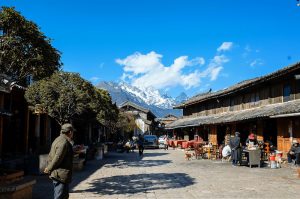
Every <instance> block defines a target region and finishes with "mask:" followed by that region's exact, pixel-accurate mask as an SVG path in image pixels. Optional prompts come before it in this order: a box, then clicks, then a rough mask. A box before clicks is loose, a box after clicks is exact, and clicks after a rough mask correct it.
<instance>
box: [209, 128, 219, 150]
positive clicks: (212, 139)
mask: <svg viewBox="0 0 300 199" xmlns="http://www.w3.org/2000/svg"><path fill="white" fill-rule="evenodd" d="M208 142H210V143H212V144H213V145H216V144H218V143H217V142H218V141H217V126H215V125H213V126H210V132H209V135H208Z"/></svg>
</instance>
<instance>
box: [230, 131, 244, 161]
mask: <svg viewBox="0 0 300 199" xmlns="http://www.w3.org/2000/svg"><path fill="white" fill-rule="evenodd" d="M230 148H231V158H232V165H233V166H237V163H238V162H239V163H240V164H241V140H240V133H239V132H235V137H233V138H232V139H230Z"/></svg>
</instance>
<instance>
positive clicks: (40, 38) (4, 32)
mask: <svg viewBox="0 0 300 199" xmlns="http://www.w3.org/2000/svg"><path fill="white" fill-rule="evenodd" d="M60 67H61V62H60V53H59V52H58V51H57V50H56V49H55V48H53V47H52V45H51V40H50V39H49V38H48V37H46V36H45V35H44V34H43V33H42V32H41V31H40V29H39V27H38V26H37V25H36V24H35V23H33V22H32V21H29V20H26V19H25V18H24V17H23V16H22V15H21V14H20V13H19V12H17V11H16V10H15V9H14V8H9V7H2V10H1V13H0V73H4V74H6V75H8V76H10V77H11V78H12V79H13V80H14V81H17V82H18V83H19V84H23V85H24V81H25V78H27V77H28V76H31V77H32V78H33V79H34V80H40V79H42V78H44V77H48V76H50V75H51V74H53V72H55V71H57V70H59V69H60Z"/></svg>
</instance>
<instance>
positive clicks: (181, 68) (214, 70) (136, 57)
mask: <svg viewBox="0 0 300 199" xmlns="http://www.w3.org/2000/svg"><path fill="white" fill-rule="evenodd" d="M162 57H163V56H162V55H160V54H157V53H156V52H154V51H152V52H150V53H148V54H141V53H139V52H136V53H134V54H132V55H129V56H127V57H126V58H124V59H116V62H117V63H118V64H119V65H121V66H123V70H124V73H123V75H122V77H121V79H122V80H123V81H129V83H131V84H132V85H134V86H137V87H144V88H147V87H154V88H156V89H169V88H170V87H176V86H183V87H184V88H185V89H190V88H193V87H197V86H199V85H200V83H201V80H202V79H204V78H209V80H211V81H213V80H216V79H217V78H218V75H219V73H220V71H221V70H222V69H223V64H224V63H226V62H228V61H229V59H228V58H227V57H226V56H224V55H218V56H215V57H214V58H213V59H212V60H211V61H210V62H209V63H208V65H207V67H206V68H204V67H203V65H204V64H205V59H204V58H202V57H196V58H194V59H189V58H188V56H180V57H178V58H176V59H175V60H174V61H173V63H172V64H171V65H170V66H165V65H164V64H162V62H161V58H162ZM189 67H191V69H193V71H192V72H187V71H188V70H187V69H188V68H189ZM200 69H201V70H200Z"/></svg>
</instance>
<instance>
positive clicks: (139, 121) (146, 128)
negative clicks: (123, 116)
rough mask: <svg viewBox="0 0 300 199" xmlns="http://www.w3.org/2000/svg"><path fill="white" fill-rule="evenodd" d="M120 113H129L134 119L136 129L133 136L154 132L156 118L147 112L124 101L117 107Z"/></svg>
mask: <svg viewBox="0 0 300 199" xmlns="http://www.w3.org/2000/svg"><path fill="white" fill-rule="evenodd" d="M119 108H120V110H121V111H124V112H129V113H130V114H132V115H133V116H134V118H135V123H136V126H137V127H136V128H135V129H134V135H135V136H136V135H138V134H142V135H143V134H152V133H154V131H155V127H156V122H155V118H156V116H155V115H154V114H153V113H152V112H151V111H150V110H149V109H145V108H143V107H140V106H138V105H137V104H135V103H133V102H129V101H126V102H124V103H122V104H121V105H120V106H119Z"/></svg>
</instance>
